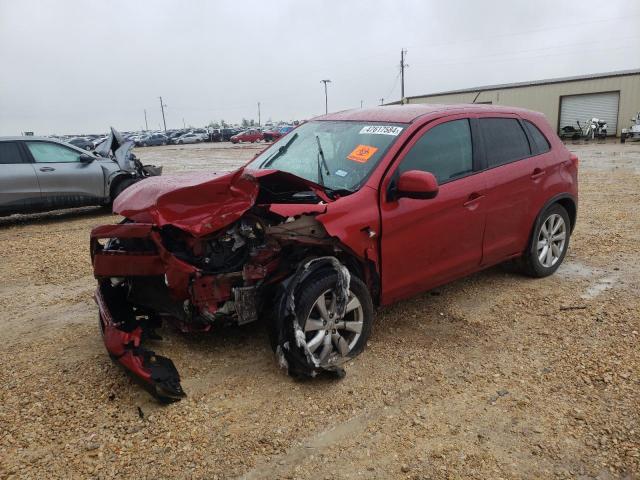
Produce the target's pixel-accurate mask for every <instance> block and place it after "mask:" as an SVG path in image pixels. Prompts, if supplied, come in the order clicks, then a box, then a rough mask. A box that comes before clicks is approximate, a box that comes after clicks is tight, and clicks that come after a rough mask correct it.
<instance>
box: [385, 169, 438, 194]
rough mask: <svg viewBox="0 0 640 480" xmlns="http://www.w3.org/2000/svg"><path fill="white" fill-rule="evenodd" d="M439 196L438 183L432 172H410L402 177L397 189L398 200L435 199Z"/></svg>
mask: <svg viewBox="0 0 640 480" xmlns="http://www.w3.org/2000/svg"><path fill="white" fill-rule="evenodd" d="M436 195H438V181H437V180H436V177H435V176H434V175H433V173H431V172H423V171H420V170H409V171H408V172H404V173H403V174H402V175H400V178H399V179H398V186H397V188H396V195H395V196H396V198H401V197H406V198H415V199H428V198H435V196H436Z"/></svg>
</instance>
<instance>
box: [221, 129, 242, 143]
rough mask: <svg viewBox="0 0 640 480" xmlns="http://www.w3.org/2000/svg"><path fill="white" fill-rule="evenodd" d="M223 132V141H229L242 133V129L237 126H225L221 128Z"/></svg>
mask: <svg viewBox="0 0 640 480" xmlns="http://www.w3.org/2000/svg"><path fill="white" fill-rule="evenodd" d="M221 133H222V141H223V142H229V141H231V137H233V136H234V135H237V134H238V133H240V130H239V129H237V128H223V129H222V130H221Z"/></svg>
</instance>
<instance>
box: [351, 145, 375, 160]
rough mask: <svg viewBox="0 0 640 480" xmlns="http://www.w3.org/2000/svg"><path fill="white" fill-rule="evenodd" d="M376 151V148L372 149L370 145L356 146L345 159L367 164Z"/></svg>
mask: <svg viewBox="0 0 640 480" xmlns="http://www.w3.org/2000/svg"><path fill="white" fill-rule="evenodd" d="M377 151H378V147H372V146H371V145H358V146H357V147H356V148H354V149H353V151H352V152H351V153H350V154H349V155H347V158H348V159H349V160H353V161H354V162H358V163H367V162H368V161H369V159H370V158H371V157H373V155H374V154H375V153H376V152H377Z"/></svg>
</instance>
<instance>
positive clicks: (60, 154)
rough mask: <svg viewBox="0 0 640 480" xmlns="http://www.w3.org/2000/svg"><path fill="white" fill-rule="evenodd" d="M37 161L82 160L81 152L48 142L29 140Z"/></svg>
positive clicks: (28, 145)
mask: <svg viewBox="0 0 640 480" xmlns="http://www.w3.org/2000/svg"><path fill="white" fill-rule="evenodd" d="M27 147H29V151H30V152H31V155H33V159H34V160H35V161H36V163H71V162H79V161H80V153H78V152H76V151H75V150H72V149H70V148H67V147H64V146H62V145H57V144H55V143H48V142H27Z"/></svg>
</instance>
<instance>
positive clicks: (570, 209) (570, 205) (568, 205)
mask: <svg viewBox="0 0 640 480" xmlns="http://www.w3.org/2000/svg"><path fill="white" fill-rule="evenodd" d="M555 203H557V204H559V205H562V207H564V209H565V210H566V211H567V213H568V214H569V221H570V222H571V231H572V232H573V228H574V227H575V225H576V217H577V215H578V211H577V208H576V204H575V203H574V201H573V199H571V198H568V197H565V198H560V199H559V200H558V201H557V202H555Z"/></svg>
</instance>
